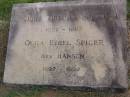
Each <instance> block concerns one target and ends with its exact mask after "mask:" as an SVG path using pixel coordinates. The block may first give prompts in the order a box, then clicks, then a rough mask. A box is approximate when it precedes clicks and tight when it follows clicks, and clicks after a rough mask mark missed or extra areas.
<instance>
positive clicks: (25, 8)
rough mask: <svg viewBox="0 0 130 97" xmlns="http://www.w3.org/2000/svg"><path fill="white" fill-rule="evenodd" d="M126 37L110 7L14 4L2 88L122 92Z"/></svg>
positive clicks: (100, 5)
mask: <svg viewBox="0 0 130 97" xmlns="http://www.w3.org/2000/svg"><path fill="white" fill-rule="evenodd" d="M121 14H122V13H121ZM124 25H126V24H125V23H124ZM126 35H127V34H126V28H125V26H123V25H122V22H121V18H120V17H119V16H118V15H117V13H116V12H115V10H114V9H113V5H112V3H104V4H99V3H87V4H81V3H76V2H73V3H72V2H57V3H34V4H17V5H14V7H13V10H12V19H11V25H10V32H9V41H8V49H7V55H6V62H5V72H4V83H9V84H34V85H53V86H74V87H91V88H104V87H107V88H123V89H124V88H125V89H126V88H128V83H127V69H128V68H127V64H126V50H125V46H126Z"/></svg>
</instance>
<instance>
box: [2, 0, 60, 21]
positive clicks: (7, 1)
mask: <svg viewBox="0 0 130 97" xmlns="http://www.w3.org/2000/svg"><path fill="white" fill-rule="evenodd" d="M53 1H62V0H0V19H2V20H8V19H10V14H11V10H12V5H13V4H16V3H34V2H53Z"/></svg>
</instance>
